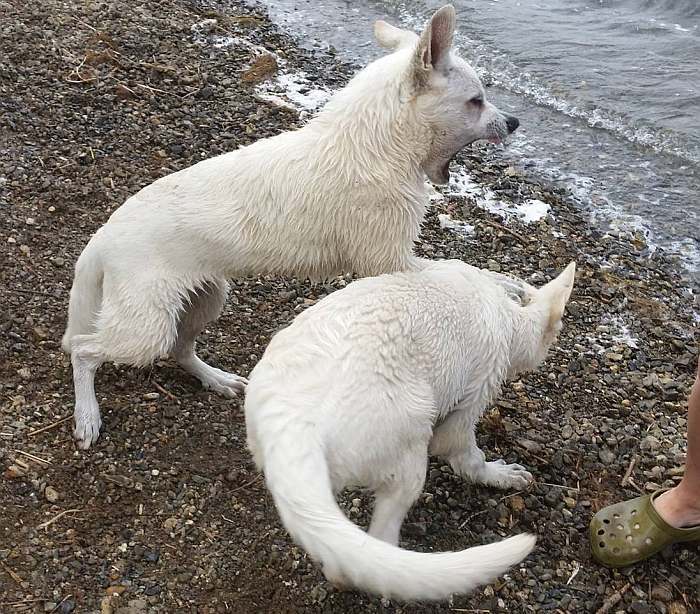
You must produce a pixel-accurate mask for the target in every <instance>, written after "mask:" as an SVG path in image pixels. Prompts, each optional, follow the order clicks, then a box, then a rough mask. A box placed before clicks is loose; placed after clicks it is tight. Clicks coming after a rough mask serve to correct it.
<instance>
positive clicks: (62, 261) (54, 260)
mask: <svg viewBox="0 0 700 614" xmlns="http://www.w3.org/2000/svg"><path fill="white" fill-rule="evenodd" d="M51 262H52V263H53V265H54V266H57V267H62V266H63V265H64V264H65V263H66V261H65V259H64V258H61V257H60V256H56V257H55V258H51Z"/></svg>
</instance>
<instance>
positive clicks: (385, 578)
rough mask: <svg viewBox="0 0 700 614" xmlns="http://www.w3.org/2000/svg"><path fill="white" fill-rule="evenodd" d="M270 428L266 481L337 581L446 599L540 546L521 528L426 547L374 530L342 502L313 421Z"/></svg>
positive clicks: (285, 516) (292, 528) (294, 528)
mask: <svg viewBox="0 0 700 614" xmlns="http://www.w3.org/2000/svg"><path fill="white" fill-rule="evenodd" d="M258 409H261V408H258ZM275 413H277V412H275ZM277 416H278V417H279V414H277ZM275 422H277V421H275ZM279 422H282V420H280V421H279ZM279 422H278V424H279ZM267 435H268V436H267V437H265V438H264V439H263V441H262V442H261V443H262V444H263V446H264V449H262V450H253V452H254V454H259V453H262V459H261V460H262V461H263V462H262V464H263V466H264V471H265V478H266V482H267V486H268V488H269V489H270V491H271V493H272V496H273V499H274V501H275V505H276V506H277V509H278V510H279V513H280V516H281V517H282V522H283V523H284V526H285V527H286V529H287V530H288V531H289V533H290V534H291V536H292V537H293V538H294V539H295V540H296V541H297V542H298V543H300V544H301V545H302V546H303V547H304V549H305V550H306V551H307V552H308V553H309V554H310V555H311V557H312V558H314V559H315V560H316V561H318V562H320V563H322V565H323V572H324V574H325V576H326V578H328V580H329V581H331V582H333V583H334V584H339V585H346V586H347V585H350V586H352V587H355V588H358V589H361V590H364V591H367V592H370V593H375V594H377V595H382V596H384V597H387V598H389V597H394V598H399V599H405V600H414V599H415V600H427V599H447V598H449V596H450V595H451V594H453V593H465V592H467V591H470V590H471V589H473V588H474V587H476V586H478V585H479V584H483V583H486V582H489V581H491V580H493V579H494V578H496V577H497V576H499V575H500V574H502V573H504V572H505V571H506V570H507V569H508V568H509V567H510V566H511V565H514V564H516V563H518V562H520V561H521V560H522V559H524V558H525V557H526V556H527V555H528V553H529V552H530V551H531V550H532V549H533V547H534V545H535V537H534V536H533V535H528V534H523V535H517V536H515V537H511V538H509V539H506V540H503V541H500V542H497V543H494V544H489V545H486V546H478V547H475V548H470V549H467V550H462V551H460V552H442V553H437V554H424V553H419V552H413V551H410V550H402V549H400V548H398V547H395V546H392V545H390V544H388V543H385V542H383V541H380V540H378V539H375V538H373V537H370V536H369V535H368V534H367V533H365V532H364V531H362V530H361V529H360V528H359V527H357V526H356V525H354V524H353V523H352V522H350V520H348V518H347V517H346V516H345V515H344V514H343V512H342V511H341V509H340V508H339V506H338V504H337V502H336V500H335V497H334V495H333V490H332V487H331V480H330V477H329V472H328V465H327V463H326V460H325V456H324V453H323V449H322V447H321V443H320V442H319V441H318V439H317V437H316V436H315V434H314V427H313V426H312V425H309V424H306V425H303V426H301V427H300V426H299V425H298V424H293V423H291V422H289V421H287V422H286V424H284V426H283V428H280V429H279V430H277V429H275V432H274V433H270V432H268V433H267Z"/></svg>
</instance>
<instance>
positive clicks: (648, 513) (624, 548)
mask: <svg viewBox="0 0 700 614" xmlns="http://www.w3.org/2000/svg"><path fill="white" fill-rule="evenodd" d="M666 490H667V489H664V490H657V491H656V492H655V493H654V494H652V495H646V496H644V497H637V498H636V499H630V500H629V501H623V502H622V503H616V504H614V505H609V506H608V507H605V508H603V509H602V510H600V511H599V512H598V513H597V514H596V515H595V516H593V519H592V520H591V526H590V536H591V551H592V553H593V557H594V558H595V559H596V560H597V561H598V562H599V563H601V564H602V565H605V566H606V567H626V566H627V565H633V564H634V563H638V562H639V561H643V560H644V559H648V558H649V557H650V556H653V555H654V554H656V553H657V552H659V551H660V550H662V549H663V548H665V547H666V546H668V545H669V544H676V543H680V542H693V541H700V526H697V527H690V528H687V529H686V528H684V529H676V528H675V527H672V526H671V525H669V524H668V523H667V522H666V521H665V520H664V519H663V518H661V516H659V514H658V512H657V511H656V510H655V509H654V505H653V503H652V502H653V501H654V499H656V497H658V496H659V495H660V494H661V493H663V492H665V491H666Z"/></svg>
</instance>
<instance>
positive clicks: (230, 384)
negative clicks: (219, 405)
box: [202, 367, 248, 399]
mask: <svg viewBox="0 0 700 614" xmlns="http://www.w3.org/2000/svg"><path fill="white" fill-rule="evenodd" d="M247 385H248V380H247V379H246V378H245V377H241V376H240V375H236V374H235V373H227V372H226V371H222V370H221V369H216V368H214V367H211V371H209V372H207V374H206V377H203V378H202V386H204V388H206V389H207V390H212V391H213V392H216V393H218V394H220V395H222V396H224V397H226V398H227V399H235V398H236V397H237V396H238V395H239V394H241V393H243V392H244V391H245V387H246V386H247Z"/></svg>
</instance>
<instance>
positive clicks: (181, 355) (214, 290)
mask: <svg viewBox="0 0 700 614" xmlns="http://www.w3.org/2000/svg"><path fill="white" fill-rule="evenodd" d="M227 295H228V284H227V283H226V282H225V281H223V280H220V281H207V282H205V283H203V284H202V285H201V287H199V288H198V289H197V290H196V291H195V290H191V291H190V293H189V296H188V297H187V299H186V300H185V301H184V303H183V311H182V314H181V316H180V320H179V322H178V327H177V341H176V343H175V347H174V348H173V352H172V353H173V357H174V358H175V360H177V362H178V364H179V365H180V366H181V367H182V368H183V369H184V370H185V371H187V372H188V373H190V374H191V375H193V376H194V377H196V378H197V379H198V380H199V381H201V382H202V386H204V388H208V389H211V390H213V391H215V392H218V393H219V394H222V395H224V396H225V397H228V398H233V397H235V396H237V395H238V393H240V392H243V390H245V386H246V384H247V383H248V380H246V379H245V378H244V377H240V376H239V375H235V374H233V373H227V372H226V371H222V370H221V369H217V368H216V367H212V366H210V365H208V364H207V363H205V362H204V361H203V360H201V359H200V358H199V356H197V354H196V353H195V339H196V338H197V335H198V334H199V333H200V332H201V331H202V329H203V328H204V327H205V326H206V325H207V324H208V323H209V322H212V321H213V320H216V318H218V317H219V314H220V313H221V309H222V308H223V306H224V303H225V302H226V296H227Z"/></svg>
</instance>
